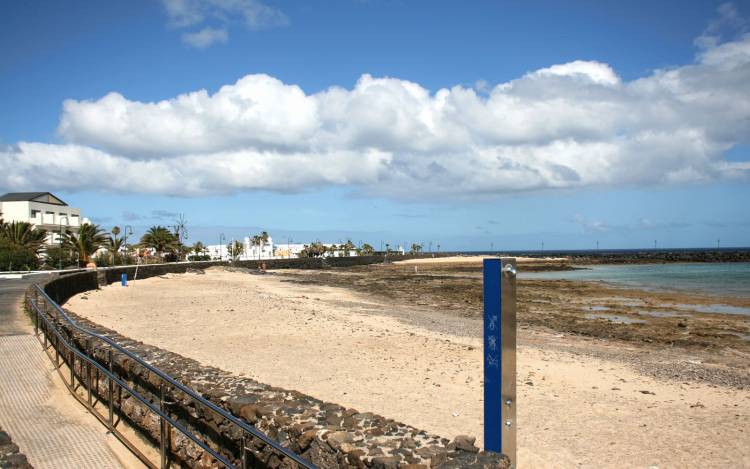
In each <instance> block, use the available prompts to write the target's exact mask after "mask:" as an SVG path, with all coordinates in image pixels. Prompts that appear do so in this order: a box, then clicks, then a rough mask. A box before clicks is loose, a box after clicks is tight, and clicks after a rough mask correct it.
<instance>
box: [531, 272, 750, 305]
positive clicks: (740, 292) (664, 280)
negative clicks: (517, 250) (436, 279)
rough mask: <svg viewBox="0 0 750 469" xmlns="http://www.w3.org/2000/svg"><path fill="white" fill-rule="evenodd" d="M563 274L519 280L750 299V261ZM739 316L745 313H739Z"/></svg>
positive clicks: (545, 273)
mask: <svg viewBox="0 0 750 469" xmlns="http://www.w3.org/2000/svg"><path fill="white" fill-rule="evenodd" d="M585 267H586V268H584V269H581V270H566V271H560V272H523V271H521V272H520V275H519V278H521V279H523V278H528V279H531V278H536V279H565V280H602V281H605V282H609V283H613V284H619V285H622V286H630V287H635V288H646V289H654V290H683V291H692V292H695V293H710V294H714V295H718V296H734V297H737V296H741V297H750V262H737V263H720V264H710V263H694V264H693V263H691V264H635V265H595V266H585ZM738 314H745V313H742V312H739V313H738Z"/></svg>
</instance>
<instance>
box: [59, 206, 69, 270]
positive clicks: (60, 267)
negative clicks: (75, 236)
mask: <svg viewBox="0 0 750 469" xmlns="http://www.w3.org/2000/svg"><path fill="white" fill-rule="evenodd" d="M63 218H64V219H65V225H67V224H68V217H65V216H63V217H60V223H59V225H60V239H59V240H58V241H59V243H60V244H59V245H60V259H59V262H58V266H57V267H58V270H62V240H63V236H62V227H63V221H62V220H63Z"/></svg>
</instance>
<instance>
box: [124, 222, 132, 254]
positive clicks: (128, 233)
mask: <svg viewBox="0 0 750 469" xmlns="http://www.w3.org/2000/svg"><path fill="white" fill-rule="evenodd" d="M128 236H133V227H132V226H130V225H125V228H124V229H123V235H122V245H123V246H124V247H125V251H126V252H127V245H128Z"/></svg>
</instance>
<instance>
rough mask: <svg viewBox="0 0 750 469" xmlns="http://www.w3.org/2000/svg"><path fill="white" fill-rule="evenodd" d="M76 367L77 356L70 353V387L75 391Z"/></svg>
mask: <svg viewBox="0 0 750 469" xmlns="http://www.w3.org/2000/svg"><path fill="white" fill-rule="evenodd" d="M75 366H76V354H75V353H73V351H72V350H71V351H70V358H69V359H68V367H70V387H72V388H73V390H75V384H76V383H75V371H74V370H73V368H74V367H75Z"/></svg>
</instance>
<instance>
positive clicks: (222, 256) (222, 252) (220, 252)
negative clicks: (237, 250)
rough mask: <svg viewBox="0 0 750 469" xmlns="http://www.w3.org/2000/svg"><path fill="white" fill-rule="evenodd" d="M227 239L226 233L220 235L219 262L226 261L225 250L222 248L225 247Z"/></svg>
mask: <svg viewBox="0 0 750 469" xmlns="http://www.w3.org/2000/svg"><path fill="white" fill-rule="evenodd" d="M226 240H227V237H226V236H224V233H220V234H219V260H220V261H223V260H224V250H223V249H222V246H224V244H223V243H224V242H226Z"/></svg>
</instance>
